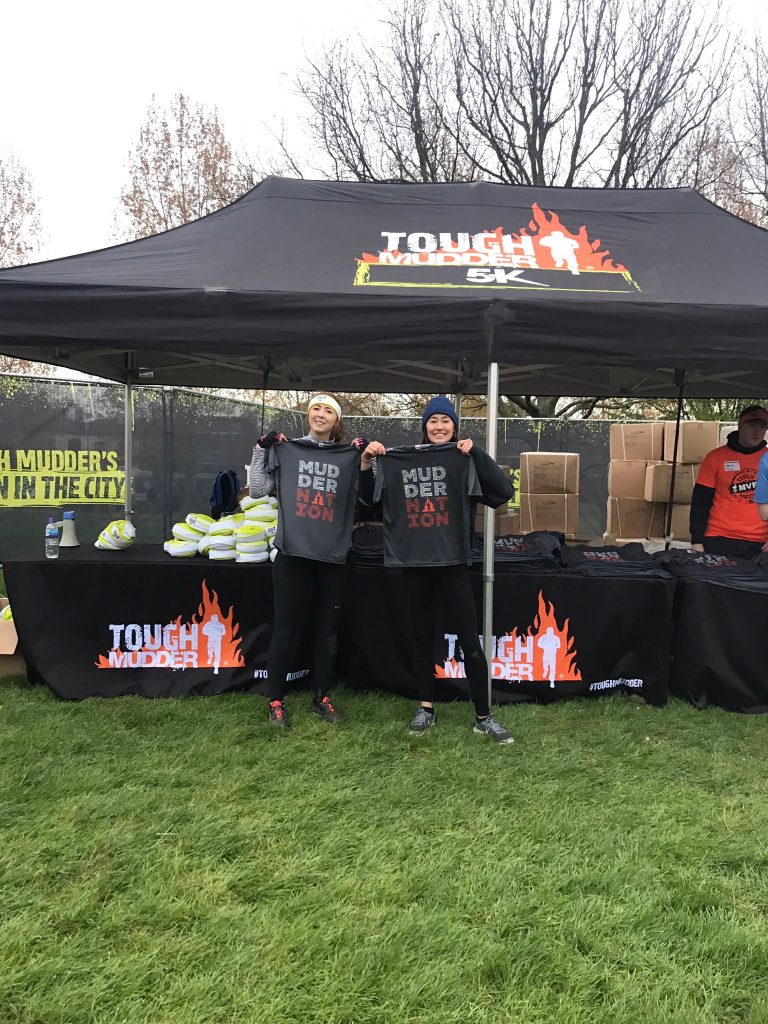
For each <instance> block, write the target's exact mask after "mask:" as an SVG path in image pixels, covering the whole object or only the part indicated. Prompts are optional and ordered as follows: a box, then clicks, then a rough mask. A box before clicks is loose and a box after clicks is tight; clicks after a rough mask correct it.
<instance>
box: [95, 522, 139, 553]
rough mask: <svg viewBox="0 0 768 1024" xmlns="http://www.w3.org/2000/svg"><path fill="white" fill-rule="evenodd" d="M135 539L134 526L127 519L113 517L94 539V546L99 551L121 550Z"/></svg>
mask: <svg viewBox="0 0 768 1024" xmlns="http://www.w3.org/2000/svg"><path fill="white" fill-rule="evenodd" d="M135 539H136V528H135V526H134V525H133V523H130V522H129V521H128V520H127V519H113V520H112V522H111V523H108V524H107V525H106V526H105V527H104V529H103V530H102V531H101V533H100V534H99V536H98V538H97V539H96V543H95V545H94V547H97V548H99V550H101V551H123V550H124V549H125V548H129V547H130V546H131V544H133V542H134V540H135Z"/></svg>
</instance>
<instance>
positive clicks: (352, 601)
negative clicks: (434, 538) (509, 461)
mask: <svg viewBox="0 0 768 1024" xmlns="http://www.w3.org/2000/svg"><path fill="white" fill-rule="evenodd" d="M5 572H6V582H7V584H8V591H9V597H10V599H11V603H12V605H13V608H14V618H15V621H16V626H17V630H18V633H19V638H20V644H21V648H22V653H23V654H24V657H25V659H26V660H27V663H28V665H29V666H30V669H31V672H32V673H33V675H34V676H36V677H38V678H40V679H41V680H42V681H44V682H45V683H47V684H48V685H49V686H50V687H51V689H52V690H53V691H54V692H55V693H57V694H58V695H59V696H61V697H65V698H70V699H78V698H82V697H87V696H97V695H98V696H118V695H121V694H140V695H142V696H152V697H164V696H172V695H177V694H185V693H189V694H213V693H220V692H223V691H227V690H233V689H245V690H249V691H256V692H263V691H264V690H265V669H266V652H267V646H268V642H269V636H270V632H271V624H272V585H271V564H270V563H265V564H257V565H254V564H246V565H240V564H235V563H232V562H211V561H210V560H208V559H203V558H189V559H186V558H183V559H172V558H171V557H170V556H168V555H166V554H165V553H164V552H163V551H162V550H161V549H159V548H157V547H147V546H141V545H134V546H133V547H132V548H130V549H128V550H126V551H122V552H101V551H97V550H95V549H92V548H78V549H73V550H62V552H61V557H60V558H59V559H58V560H55V561H50V562H49V561H46V560H45V559H44V558H42V557H38V556H35V557H30V558H20V559H14V560H12V561H9V562H7V563H6V565H5ZM472 576H473V586H474V588H475V594H476V601H477V607H478V612H479V610H480V608H481V589H482V584H481V575H480V571H479V567H474V568H473V571H472ZM674 586H675V584H674V581H673V580H671V579H654V578H642V577H638V578H636V579H633V578H626V577H623V576H622V577H614V576H612V575H611V566H610V565H609V566H606V567H605V570H604V573H603V574H602V575H593V576H589V577H582V576H580V575H578V574H573V573H568V572H565V571H563V570H562V569H561V570H560V571H559V572H557V571H553V570H552V569H550V570H549V571H547V572H542V573H540V572H536V571H531V564H530V561H529V560H528V559H526V558H521V559H520V560H519V561H516V560H515V559H513V558H505V560H504V567H503V571H502V572H500V573H499V575H498V576H497V579H496V589H495V611H494V632H495V634H496V636H497V637H498V640H496V641H495V643H494V652H493V654H494V666H493V668H494V677H495V684H494V695H495V699H496V700H497V701H500V702H507V701H516V700H544V701H548V700H553V699H557V698H558V697H562V696H572V695H577V694H595V695H597V694H600V693H604V692H607V691H610V690H614V689H617V688H624V689H628V690H630V691H633V692H636V693H639V694H641V695H642V696H643V697H645V698H646V699H647V700H648V701H650V702H653V703H663V702H664V700H665V699H666V693H667V672H668V662H669V655H670V650H671V644H672V596H673V591H674ZM423 608H424V605H423V600H422V598H420V596H419V594H418V593H416V592H414V591H413V590H412V588H405V587H404V586H403V585H402V578H401V574H400V573H399V572H398V571H397V570H387V569H384V568H383V567H379V566H371V567H366V566H365V565H359V564H358V565H352V566H351V568H350V573H349V592H348V595H347V600H346V601H345V615H344V622H343V627H342V632H341V638H340V640H341V643H340V665H341V667H342V668H343V669H345V670H346V673H347V675H348V677H349V679H350V681H351V682H352V683H353V684H354V685H359V686H362V687H365V688H382V689H386V690H390V691H392V692H395V693H400V694H403V695H406V696H414V695H415V694H416V682H415V679H414V675H413V664H414V660H415V659H414V645H415V644H417V643H419V642H429V638H427V639H426V640H424V638H423V636H422V634H421V633H420V632H419V630H418V629H417V628H415V625H416V624H417V623H418V622H420V621H422V620H423V619H424V614H423ZM214 616H215V617H216V618H215V620H214V618H213V617H214ZM438 617H439V615H438ZM478 618H480V615H479V614H478ZM169 624H171V626H170V627H169ZM211 624H212V626H211ZM451 634H452V628H451V624H450V623H441V627H440V628H439V629H438V631H437V635H436V636H434V637H432V642H433V644H434V646H435V652H434V653H435V663H436V666H437V671H438V673H439V674H440V676H441V678H440V679H439V681H438V685H437V695H438V697H439V698H446V699H452V698H455V697H466V696H468V690H467V686H466V681H465V680H464V679H463V678H462V673H463V664H462V661H461V652H460V651H459V650H458V649H457V645H456V643H455V641H452V639H451ZM310 640H311V636H308V635H304V636H298V637H297V644H296V648H295V650H294V658H293V664H292V666H291V677H292V681H293V682H294V683H295V684H296V685H306V684H307V678H308V675H309V660H310V659H309V653H308V652H309V650H310ZM217 641H218V651H219V653H218V655H217V651H216V647H217ZM552 684H554V685H552Z"/></svg>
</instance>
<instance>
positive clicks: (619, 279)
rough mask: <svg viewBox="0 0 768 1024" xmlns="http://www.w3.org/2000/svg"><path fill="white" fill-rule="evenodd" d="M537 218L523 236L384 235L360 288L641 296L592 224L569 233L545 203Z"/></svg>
mask: <svg viewBox="0 0 768 1024" xmlns="http://www.w3.org/2000/svg"><path fill="white" fill-rule="evenodd" d="M531 209H532V212H533V217H532V219H531V221H530V222H529V224H528V226H527V227H524V228H522V229H520V230H519V231H517V232H510V231H507V230H506V229H505V228H503V227H497V228H495V229H494V230H491V231H487V230H482V231H476V232H474V233H473V232H469V231H455V230H439V229H438V230H434V229H432V230H430V231H403V230H402V229H400V228H399V227H398V226H397V225H392V226H391V228H390V230H387V231H382V232H381V241H380V242H379V240H378V239H377V244H379V245H380V246H381V248H379V249H378V251H377V252H374V253H369V252H364V253H362V255H361V256H359V257H358V258H357V271H356V273H355V278H354V283H355V284H356V285H360V286H368V287H376V286H379V287H396V288H476V287H478V286H481V287H483V288H503V289H514V290H520V289H524V290H528V291H531V290H534V291H578V292H631V291H635V290H637V291H640V287H639V285H638V284H637V283H636V282H635V281H634V280H633V279H632V274H631V273H630V271H629V270H628V269H627V268H626V267H625V266H623V265H622V264H621V263H617V262H615V261H614V260H613V259H612V258H611V254H610V252H609V251H608V250H607V249H605V248H601V246H602V244H603V243H602V242H601V240H600V239H599V238H596V239H594V240H591V239H590V237H589V234H588V232H587V228H586V226H584V225H582V226H581V227H580V228H579V230H578V232H577V233H575V234H574V233H573V232H572V231H570V230H569V229H568V228H567V227H566V226H565V225H564V224H563V223H562V221H561V220H560V218H559V216H558V215H557V214H556V213H554V212H553V211H551V210H548V211H545V210H542V209H541V207H540V206H539V205H538V203H534V204H533V206H532V207H531Z"/></svg>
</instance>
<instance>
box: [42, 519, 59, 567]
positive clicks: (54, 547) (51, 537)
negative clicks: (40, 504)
mask: <svg viewBox="0 0 768 1024" xmlns="http://www.w3.org/2000/svg"><path fill="white" fill-rule="evenodd" d="M45 557H46V558H58V557H59V528H58V526H57V525H56V521H55V520H54V518H53V516H49V518H48V525H47V526H46V528H45Z"/></svg>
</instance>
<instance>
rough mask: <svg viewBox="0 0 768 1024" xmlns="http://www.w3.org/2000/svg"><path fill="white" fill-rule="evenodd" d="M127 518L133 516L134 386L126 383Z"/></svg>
mask: <svg viewBox="0 0 768 1024" xmlns="http://www.w3.org/2000/svg"><path fill="white" fill-rule="evenodd" d="M123 402H124V409H125V518H126V519H127V520H128V522H130V521H131V516H132V515H133V385H132V384H131V382H130V381H126V382H125V394H124V397H123Z"/></svg>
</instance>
